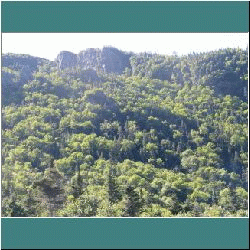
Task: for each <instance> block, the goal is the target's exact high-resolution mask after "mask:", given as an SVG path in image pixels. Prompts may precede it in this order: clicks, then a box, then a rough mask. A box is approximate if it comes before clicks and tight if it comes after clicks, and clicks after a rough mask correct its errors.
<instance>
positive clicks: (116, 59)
mask: <svg viewBox="0 0 250 250" xmlns="http://www.w3.org/2000/svg"><path fill="white" fill-rule="evenodd" d="M130 56H131V54H128V53H124V52H122V51H120V50H118V49H116V48H111V47H105V48H103V49H102V50H100V49H87V50H84V51H81V52H80V53H79V54H77V55H76V54H74V53H71V52H68V51H62V52H60V54H59V55H58V56H57V59H56V63H57V66H58V68H59V69H60V70H63V69H65V68H68V67H74V66H77V65H79V66H80V67H81V68H84V69H93V70H96V71H103V72H107V73H117V74H121V73H122V72H123V71H124V70H125V68H126V67H131V66H130V62H129V58H130Z"/></svg>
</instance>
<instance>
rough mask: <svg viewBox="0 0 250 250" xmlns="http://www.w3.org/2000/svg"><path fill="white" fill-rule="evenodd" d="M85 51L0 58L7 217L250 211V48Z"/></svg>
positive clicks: (214, 214) (232, 213) (231, 214)
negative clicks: (49, 57)
mask: <svg viewBox="0 0 250 250" xmlns="http://www.w3.org/2000/svg"><path fill="white" fill-rule="evenodd" d="M91 51H92V52H91ZM117 51H118V50H117ZM117 51H116V52H117ZM118 52H119V51H118ZM118 52H117V53H118ZM88 53H90V55H92V56H90V55H89V57H88V58H85V59H86V60H85V61H84V60H82V61H83V62H82V64H81V63H78V64H77V65H75V66H74V65H72V67H68V68H67V67H66V68H61V69H60V70H59V68H58V67H56V66H55V63H54V62H53V63H52V62H48V61H46V60H43V59H39V58H33V57H30V56H23V55H21V56H19V55H13V54H7V55H3V67H2V72H3V77H2V91H3V102H2V216H9V217H18V216H30V217H38V216H45V217H46V216H48V217H49V216H64V217H204V216H205V217H241V216H248V193H247V187H248V103H247V79H248V73H247V71H248V68H247V64H248V58H247V54H248V53H247V51H245V50H241V49H222V50H219V51H213V52H207V53H201V54H190V55H187V56H181V57H179V56H177V55H173V56H167V55H157V54H149V53H141V54H134V53H131V54H126V55H125V54H123V52H119V53H121V55H123V56H125V57H126V58H127V59H126V60H127V61H128V60H129V62H130V63H128V64H126V65H125V67H124V71H123V73H122V70H121V69H120V68H119V72H113V71H112V69H115V68H116V67H121V68H122V63H121V64H119V63H117V62H112V63H111V61H109V63H111V64H112V65H111V64H110V65H108V67H109V66H110V68H108V70H105V69H104V68H103V69H102V67H101V66H100V65H101V59H100V58H96V55H99V56H100V53H101V52H100V51H99V50H95V49H92V50H90V51H89V52H88ZM88 53H87V54H88ZM91 53H93V54H91ZM87 54H86V55H87ZM125 57H124V58H125ZM82 59H83V58H82ZM110 60H111V59H110ZM117 60H118V59H117ZM105 63H106V64H107V62H105ZM106 66H107V65H106Z"/></svg>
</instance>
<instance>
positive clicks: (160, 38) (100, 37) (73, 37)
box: [2, 33, 248, 60]
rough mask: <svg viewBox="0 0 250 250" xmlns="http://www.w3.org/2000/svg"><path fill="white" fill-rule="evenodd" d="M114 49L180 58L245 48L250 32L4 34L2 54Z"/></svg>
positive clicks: (51, 54) (53, 54)
mask: <svg viewBox="0 0 250 250" xmlns="http://www.w3.org/2000/svg"><path fill="white" fill-rule="evenodd" d="M103 46H113V47H116V48H118V49H120V50H123V51H133V52H135V53H138V52H153V53H155V52H156V53H159V54H167V55H171V54H173V52H177V54H178V55H183V54H188V53H192V52H203V51H211V50H218V49H220V48H238V47H239V48H243V49H246V48H247V46H248V33H2V53H17V54H29V55H32V56H37V57H42V58H46V59H49V60H54V59H55V58H56V56H57V55H58V54H59V52H60V51H65V50H66V51H71V52H73V53H79V52H80V51H82V50H85V49H86V48H103Z"/></svg>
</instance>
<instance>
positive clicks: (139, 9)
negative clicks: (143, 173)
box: [1, 1, 249, 249]
mask: <svg viewBox="0 0 250 250" xmlns="http://www.w3.org/2000/svg"><path fill="white" fill-rule="evenodd" d="M1 12H2V15H1V28H2V32H6V33H7V32H30V33H32V32H53V33H56V32H136V33H138V32H176V33H177V32H203V33H204V32H213V33H215V32H233V33H236V32H249V25H248V20H249V4H248V2H246V1H235V2H231V1H230V2H224V1H223V2H201V1H200V2H184V1H183V2H56V1H55V2H31V1H29V2H28V1H27V2H8V1H3V2H1ZM1 227H2V233H1V240H2V249H24V248H26V249H67V248H69V249H95V248H96V249H108V248H109V249H114V248H119V249H133V248H135V249H199V248H201V249H248V248H249V238H248V237H249V236H248V233H249V219H248V218H140V219H139V218H1Z"/></svg>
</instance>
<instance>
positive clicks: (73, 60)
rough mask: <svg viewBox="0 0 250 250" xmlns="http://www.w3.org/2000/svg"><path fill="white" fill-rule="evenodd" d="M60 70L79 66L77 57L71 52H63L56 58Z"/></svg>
mask: <svg viewBox="0 0 250 250" xmlns="http://www.w3.org/2000/svg"><path fill="white" fill-rule="evenodd" d="M56 62H57V67H58V69H60V70H62V69H65V68H69V67H74V66H75V65H76V64H77V55H76V54H74V53H72V52H69V51H61V52H60V53H59V55H58V56H57V58H56Z"/></svg>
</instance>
